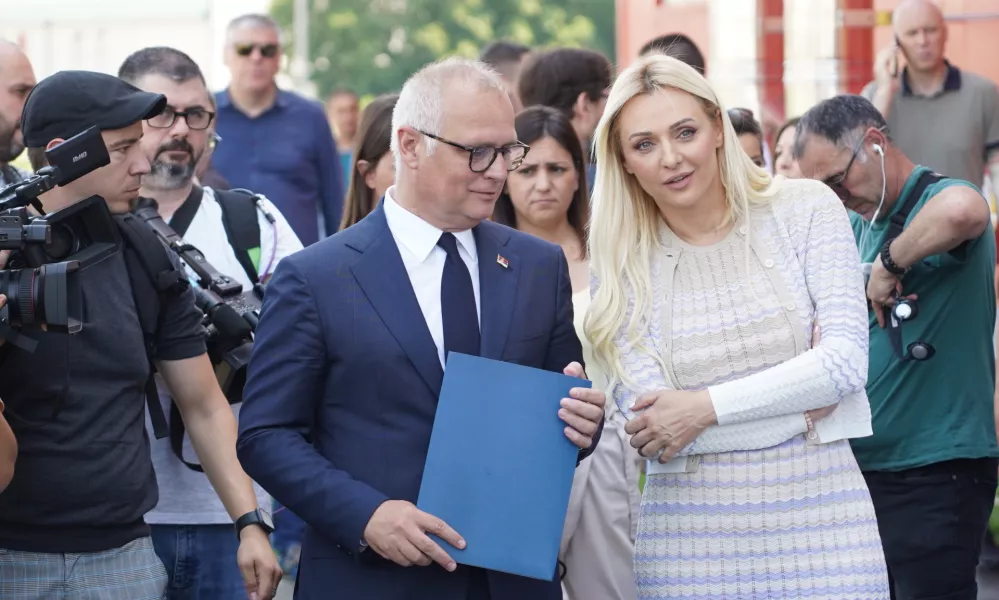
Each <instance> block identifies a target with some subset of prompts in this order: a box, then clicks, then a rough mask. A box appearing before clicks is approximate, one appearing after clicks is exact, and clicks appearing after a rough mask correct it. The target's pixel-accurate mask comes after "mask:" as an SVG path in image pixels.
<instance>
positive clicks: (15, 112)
mask: <svg viewBox="0 0 999 600" xmlns="http://www.w3.org/2000/svg"><path fill="white" fill-rule="evenodd" d="M33 87H35V72H34V71H33V70H32V69H31V63H30V62H29V61H28V57H27V55H25V54H24V52H23V51H22V50H21V48H20V47H19V46H18V45H17V44H14V43H12V42H9V41H7V40H2V39H0V164H5V163H8V162H10V161H12V160H14V159H15V158H17V157H18V155H20V154H21V152H22V151H23V150H24V140H23V139H22V137H21V111H22V110H24V101H25V99H27V97H28V92H30V91H31V88H33Z"/></svg>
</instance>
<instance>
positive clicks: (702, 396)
mask: <svg viewBox="0 0 999 600" xmlns="http://www.w3.org/2000/svg"><path fill="white" fill-rule="evenodd" d="M631 410H632V411H633V412H637V411H641V414H639V415H638V416H636V417H635V418H634V419H632V420H631V421H629V422H628V424H627V425H625V426H624V430H625V432H627V433H628V434H630V435H631V436H632V437H631V445H632V447H634V448H638V453H639V454H641V455H642V456H644V457H646V458H651V457H653V456H656V454H658V453H659V452H660V451H662V455H661V456H659V462H661V463H665V462H668V461H669V460H670V459H672V458H673V457H674V456H676V453H677V452H679V451H680V450H682V449H683V448H685V447H686V446H687V445H688V444H690V443H691V442H693V441H694V440H696V439H697V437H698V436H699V435H701V433H702V432H703V431H704V430H705V429H707V428H708V427H710V426H712V425H715V424H716V423H717V417H716V415H715V407H714V405H713V404H712V403H711V395H710V394H708V391H707V390H701V391H698V392H690V391H684V390H659V391H657V392H652V393H649V394H643V395H642V396H640V397H639V398H638V402H636V403H635V405H634V406H632V407H631Z"/></svg>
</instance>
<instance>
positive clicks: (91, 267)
mask: <svg viewBox="0 0 999 600" xmlns="http://www.w3.org/2000/svg"><path fill="white" fill-rule="evenodd" d="M892 27H893V29H894V33H895V39H896V42H895V43H894V44H893V45H892V46H891V47H890V48H886V49H885V50H884V51H883V52H882V53H880V54H879V56H878V58H877V60H876V64H875V72H874V77H873V80H872V82H871V84H870V85H869V86H867V87H866V88H865V89H864V90H863V92H862V94H859V95H849V94H843V95H837V96H834V97H831V98H828V99H825V100H823V101H822V102H820V103H818V104H817V105H815V106H813V107H811V108H810V109H809V110H808V111H806V112H805V113H804V114H802V115H800V116H796V117H794V118H791V119H788V120H786V121H784V122H780V120H778V119H774V118H772V117H771V116H770V115H767V114H764V115H761V116H762V118H761V119H757V116H756V115H755V114H754V112H753V111H751V110H749V109H746V108H740V107H726V106H725V105H724V103H723V102H722V101H721V99H720V98H719V97H718V95H717V93H716V92H715V90H714V88H713V87H712V85H711V82H710V72H709V70H708V65H707V64H706V62H705V59H704V56H703V54H702V53H701V52H700V50H699V49H698V48H697V46H696V45H695V44H694V43H693V42H692V41H691V40H690V39H689V38H688V37H686V36H684V35H683V34H682V33H673V34H668V35H664V36H661V37H659V38H656V39H654V40H651V41H649V43H647V44H646V45H645V46H644V47H643V48H642V50H641V52H640V56H639V57H638V58H637V60H635V61H634V62H633V63H632V64H630V65H629V66H628V67H627V68H624V69H622V70H621V71H620V72H615V68H614V65H613V63H612V62H611V61H610V60H609V59H608V58H607V57H605V56H603V55H602V54H600V53H599V52H596V51H593V50H588V49H580V48H549V49H532V48H529V47H526V46H522V45H519V44H516V43H512V42H509V41H497V42H494V43H493V44H490V45H489V46H488V47H487V48H485V49H484V50H483V52H482V54H481V56H480V57H479V58H478V60H468V59H460V58H448V59H444V60H441V61H438V62H435V63H432V64H429V65H427V66H425V67H424V68H422V69H420V70H419V71H418V72H416V73H414V74H413V75H412V76H411V77H410V78H409V79H408V80H407V81H406V82H405V84H404V85H403V86H402V87H401V88H400V89H399V90H398V92H397V93H392V94H386V95H383V96H379V97H377V98H375V99H374V100H372V101H370V102H368V103H367V104H366V105H365V106H364V107H363V110H362V108H361V106H360V102H359V98H358V96H357V94H356V93H354V92H353V91H351V90H350V88H349V85H344V86H343V87H342V88H339V89H337V90H336V91H334V92H333V93H332V94H331V95H330V97H329V99H328V101H327V102H326V104H325V106H324V105H321V104H320V103H317V102H314V101H311V100H308V99H305V98H304V97H302V96H299V95H298V94H296V93H293V92H290V91H287V90H282V89H281V88H280V87H279V86H278V85H277V84H276V82H275V77H276V75H277V73H278V70H279V67H280V59H281V54H282V41H281V31H280V28H279V27H278V25H277V24H276V23H275V22H274V21H273V20H272V19H271V18H270V17H267V16H265V15H256V14H253V15H246V16H242V17H239V18H237V19H235V20H234V21H233V22H232V23H230V25H229V27H228V29H227V36H226V45H225V48H224V52H225V60H226V64H227V66H228V67H229V69H230V71H231V74H232V79H231V83H230V84H229V86H228V87H227V88H226V89H225V90H222V91H219V92H216V93H212V91H211V90H210V89H209V88H208V86H207V84H206V82H205V79H204V77H203V75H202V72H201V70H200V68H199V67H198V65H197V64H196V63H195V62H194V61H193V60H191V58H190V57H189V56H187V55H186V54H184V53H183V52H181V51H179V50H177V49H173V48H167V47H150V48H144V49H138V50H137V51H135V52H134V53H132V54H131V55H130V56H128V57H127V58H126V59H125V61H124V62H123V63H122V65H121V67H120V69H119V71H118V73H117V75H116V76H112V75H105V74H99V73H91V72H85V71H63V72H58V73H55V74H53V75H51V76H49V77H46V78H45V79H43V80H41V81H38V82H36V81H35V77H34V74H33V70H32V68H31V64H30V60H29V57H28V56H27V55H25V54H24V52H23V51H22V50H21V49H20V48H18V47H17V46H16V45H15V44H12V43H9V42H0V184H12V183H18V182H26V181H31V177H32V173H30V172H27V171H24V170H20V169H18V168H17V167H15V166H14V165H13V164H12V163H13V161H14V160H15V159H17V158H18V157H19V156H20V155H21V154H22V152H24V153H26V155H27V157H28V159H29V161H30V164H31V168H32V170H33V171H35V172H39V170H40V169H43V168H44V167H46V166H49V165H50V157H51V156H52V155H51V154H50V152H49V151H51V150H52V149H53V148H57V147H58V146H59V145H60V144H61V143H63V142H65V140H68V139H71V138H73V136H75V135H77V134H79V133H81V132H83V131H85V130H87V129H88V128H90V127H97V128H98V129H99V130H100V132H101V136H102V139H103V141H104V143H105V145H106V146H107V150H108V153H109V158H108V164H107V165H106V166H103V167H101V168H99V169H97V170H95V171H93V172H92V173H89V174H86V175H84V176H82V177H80V178H78V179H76V180H74V181H67V182H65V183H64V185H60V186H59V187H54V188H52V189H51V190H47V191H45V192H44V193H42V194H41V195H40V196H39V198H38V200H39V206H38V207H36V209H38V210H42V211H43V212H44V213H45V214H46V215H47V216H48V218H53V219H54V218H56V217H57V216H58V215H60V214H63V213H64V212H65V211H68V210H72V209H73V207H74V206H75V205H77V204H78V203H79V202H80V201H81V200H84V199H86V198H89V197H91V196H94V195H97V196H100V197H101V198H103V200H104V201H105V202H106V204H107V206H108V209H109V211H110V213H111V214H112V215H113V219H114V222H115V223H116V225H118V226H119V227H121V228H122V231H125V229H124V228H125V227H126V226H128V223H129V220H130V219H132V218H134V215H136V214H139V209H141V208H145V209H149V208H150V207H152V208H153V209H155V214H158V215H159V217H161V218H162V220H163V222H165V223H166V224H168V226H169V228H171V229H172V230H174V231H175V232H176V233H177V234H178V235H179V236H180V237H181V238H183V241H184V242H185V243H186V244H187V245H190V246H193V247H195V248H197V249H198V250H200V252H201V253H202V254H203V255H204V258H205V259H206V261H207V262H209V263H210V264H211V265H212V266H214V267H215V268H216V269H217V270H218V271H219V272H221V273H223V274H224V276H225V278H226V281H227V282H234V283H235V284H238V287H239V288H240V289H241V290H244V291H246V292H247V294H250V295H253V294H256V297H257V300H258V301H262V308H261V309H260V311H259V323H255V329H254V331H253V336H252V341H253V352H252V359H251V361H250V364H249V369H248V375H247V378H246V382H245V388H244V389H243V390H242V394H241V396H240V397H239V398H237V399H234V398H232V397H227V395H226V393H227V392H224V391H223V389H222V388H221V387H220V378H219V377H218V373H219V371H218V368H217V363H218V362H219V360H218V356H217V354H218V353H217V352H216V351H214V350H213V345H212V344H213V343H217V342H218V340H217V338H212V337H210V336H207V334H206V331H205V326H204V323H205V312H204V310H203V306H202V305H203V304H204V302H203V301H202V300H197V301H196V295H195V293H194V290H192V288H198V287H199V286H200V285H201V282H200V281H199V279H198V277H199V275H198V269H197V268H196V267H197V265H191V264H189V263H188V262H186V261H183V260H181V259H180V258H179V257H178V256H175V255H174V254H170V253H169V252H167V251H166V250H165V247H160V244H158V243H157V244H154V245H155V246H156V249H157V251H158V252H161V253H163V255H164V258H163V260H164V261H167V262H163V263H162V265H163V267H162V270H160V271H159V272H157V273H156V275H155V277H153V281H152V283H151V284H149V283H147V285H152V286H153V288H151V289H153V291H152V292H151V293H153V294H155V296H154V297H156V298H158V302H156V304H157V305H158V306H157V307H156V310H155V312H156V314H157V315H158V318H156V319H154V321H155V323H154V325H155V326H154V327H152V330H151V331H146V329H144V327H143V326H144V323H145V321H146V320H147V319H145V318H144V315H145V314H146V313H147V312H148V310H146V307H145V306H144V304H143V302H142V301H141V298H143V296H141V295H140V294H139V293H138V292H137V291H136V289H135V288H136V285H137V284H136V283H135V282H136V281H137V280H138V279H141V278H142V277H141V276H140V275H137V274H136V269H137V268H138V267H136V264H138V263H139V262H142V261H141V260H138V261H137V259H136V257H138V258H139V259H142V258H144V257H146V256H148V255H149V254H150V251H149V250H148V249H147V250H145V251H140V250H139V249H137V244H138V242H136V241H135V239H134V238H128V239H126V242H125V243H123V246H122V248H123V249H122V251H121V252H120V253H119V254H116V255H113V256H111V257H109V258H104V259H103V260H101V261H98V262H95V263H94V264H88V265H87V266H86V268H85V269H84V270H83V271H81V273H80V275H79V280H80V282H81V283H80V288H81V289H80V293H81V295H82V299H83V307H84V318H83V321H84V328H83V329H82V331H81V332H79V333H75V334H72V335H71V334H68V333H66V332H58V331H44V330H43V329H42V327H41V326H40V324H39V323H35V324H34V325H31V324H25V325H24V328H25V330H26V331H29V332H30V333H31V335H32V336H33V337H34V338H36V339H37V342H38V343H37V347H35V348H33V349H32V350H26V349H24V348H23V347H22V346H20V345H14V344H12V343H9V342H10V340H8V343H2V345H0V398H2V399H3V402H0V490H2V491H0V597H2V598H4V599H5V600H6V599H8V598H9V599H12V600H18V599H25V600H27V599H31V600H34V599H42V598H45V599H49V598H97V599H105V598H106V599H111V598H129V599H144V598H150V599H154V598H155V599H160V598H170V599H171V600H172V599H178V600H179V599H184V600H187V599H195V598H212V599H213V600H214V599H224V598H242V597H247V596H249V597H251V598H256V599H258V600H263V599H266V598H271V597H273V596H274V595H275V594H276V592H277V586H278V582H279V581H280V580H281V579H282V578H289V579H295V580H296V594H297V597H298V598H301V599H309V598H378V599H384V600H405V599H430V598H433V599H443V600H452V599H453V600H465V599H474V600H487V599H489V598H492V599H493V600H514V599H516V600H521V599H527V598H529V599H532V600H533V599H539V600H551V599H565V600H637V599H639V598H641V599H643V600H645V599H647V600H652V599H660V598H661V599H666V598H712V599H714V598H718V599H738V600H742V599H746V600H748V599H775V598H789V599H790V598H824V599H830V600H832V599H840V600H882V599H885V600H886V599H889V598H891V599H893V600H894V599H899V600H903V599H904V600H916V599H929V598H934V599H937V598H947V599H948V600H976V599H977V593H978V588H977V584H976V568H977V567H978V565H979V564H980V562H981V561H982V557H983V556H985V557H986V559H987V557H988V552H989V549H990V548H991V547H992V545H993V542H992V535H991V532H990V531H989V529H988V522H989V518H990V515H991V514H992V511H993V506H994V500H995V497H996V488H997V476H999V444H997V440H996V422H997V412H999V411H997V410H996V404H997V400H999V394H997V393H996V375H995V372H996V352H995V340H996V338H997V337H999V336H997V333H996V332H997V331H999V330H997V329H996V325H995V324H996V304H997V299H996V295H997V294H996V287H997V283H996V282H997V281H999V280H997V279H996V263H997V258H996V238H995V236H994V234H993V232H994V227H993V219H992V216H991V214H990V210H989V204H988V202H987V200H986V198H985V193H987V192H991V193H993V194H994V195H996V196H997V197H999V92H997V89H996V85H995V84H994V83H993V82H990V81H988V80H986V79H984V78H981V77H978V76H976V75H975V74H973V73H968V72H966V71H962V70H961V69H960V68H959V67H958V66H956V65H952V64H950V63H949V62H948V61H947V60H946V59H945V48H946V41H947V29H946V24H945V22H944V19H943V15H942V13H941V12H940V9H939V8H938V7H937V6H936V5H935V4H934V3H932V2H930V1H928V0H905V1H903V2H902V3H901V4H900V6H899V7H898V8H897V9H896V10H895V12H894V14H893V21H892ZM344 83H345V84H347V83H348V82H344ZM987 186H991V188H992V189H991V190H990V189H989V188H988V187H987ZM983 190H985V193H983ZM147 214H148V213H147ZM133 246H134V247H133ZM185 256H187V255H185ZM19 260H20V261H21V262H18V261H19ZM0 261H2V264H0V268H2V267H4V266H10V265H14V264H18V265H22V264H23V257H20V253H19V252H18V251H16V249H15V251H14V252H13V253H11V252H10V251H9V250H5V251H3V252H0ZM8 262H9V263H10V265H8ZM26 266H34V265H30V264H28V265H26ZM200 297H201V296H199V298H200ZM6 301H7V298H4V297H0V310H4V307H3V303H4V302H6ZM12 302H13V301H12ZM6 314H7V313H0V315H6ZM0 320H2V321H3V325H4V326H5V327H9V326H11V325H12V323H11V322H10V320H9V318H8V317H6V316H4V317H3V318H2V319H0ZM7 331H9V330H7ZM451 351H458V352H461V353H465V354H473V355H479V356H483V357H486V358H492V359H497V360H503V361H507V362H514V363H518V364H522V365H526V366H533V367H537V368H541V369H545V370H549V371H556V372H564V373H566V374H569V375H573V376H578V377H585V378H587V379H589V380H591V381H592V382H593V387H592V388H591V389H583V388H579V389H574V390H573V391H572V392H571V393H570V395H569V397H567V398H565V399H564V400H562V402H561V405H560V408H559V409H558V416H559V418H560V419H561V420H562V421H563V422H564V424H565V436H566V437H567V438H568V439H569V440H570V441H571V442H572V443H573V444H575V446H577V447H578V448H579V455H578V461H577V467H576V471H575V476H574V478H573V484H572V490H571V494H570V498H569V503H568V508H567V511H566V518H565V523H564V527H563V535H562V539H561V544H560V548H559V553H558V563H557V565H556V566H555V568H554V570H553V573H552V577H551V579H550V580H537V579H530V578H525V577H520V576H517V575H512V574H508V573H501V572H497V571H492V570H488V569H483V568H478V567H471V566H467V565H463V564H459V563H458V562H457V561H456V560H455V559H454V556H453V552H451V550H452V549H454V548H458V549H461V548H463V547H464V546H465V544H466V542H465V540H464V538H463V537H462V532H461V531H455V530H454V529H452V528H451V526H450V525H449V524H448V523H446V522H444V521H442V520H441V519H439V518H438V517H437V516H435V515H431V514H428V513H425V512H423V511H421V510H419V509H418V508H417V507H416V506H415V503H416V499H417V496H418V493H419V488H420V481H421V477H422V473H423V466H424V462H425V459H426V455H427V449H428V444H429V440H430V434H431V430H432V428H433V424H434V415H435V409H436V404H437V398H438V396H439V394H440V389H441V382H442V379H443V374H444V369H445V367H446V364H447V357H448V353H449V352H451ZM153 373H155V376H153V375H152V374H153ZM4 402H5V403H6V410H5V405H4ZM481 426H482V427H488V426H489V424H488V423H483V424H482V425H481ZM510 443H511V444H515V443H517V442H516V440H510ZM272 515H273V517H272ZM234 528H235V531H234ZM986 562H987V561H986Z"/></svg>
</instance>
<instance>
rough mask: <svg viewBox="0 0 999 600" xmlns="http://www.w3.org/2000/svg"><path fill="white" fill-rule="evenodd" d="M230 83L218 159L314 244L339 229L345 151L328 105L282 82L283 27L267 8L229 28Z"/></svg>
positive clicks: (223, 170)
mask: <svg viewBox="0 0 999 600" xmlns="http://www.w3.org/2000/svg"><path fill="white" fill-rule="evenodd" d="M225 64H226V66H227V67H228V68H229V72H230V73H231V74H232V80H231V82H230V84H229V87H228V88H227V89H226V90H224V91H222V92H219V93H217V94H216V95H215V98H216V102H217V105H218V115H217V116H216V124H215V129H216V131H217V132H218V134H219V135H221V136H222V139H224V140H225V144H221V145H219V148H218V150H216V151H215V154H214V157H213V165H214V167H215V168H216V169H217V170H218V172H219V173H220V174H221V175H222V177H224V178H225V179H226V180H227V181H228V182H229V183H230V184H231V185H232V186H233V187H234V188H246V189H250V190H253V191H255V192H259V193H261V194H263V195H265V196H267V197H268V198H270V199H271V200H272V201H273V202H274V205H275V206H277V208H278V210H280V211H281V214H283V215H284V216H285V218H287V219H288V222H289V223H290V224H291V227H292V229H293V230H294V231H295V234H296V235H297V236H298V238H299V239H300V240H301V241H302V244H304V245H306V246H308V245H309V244H313V243H315V242H316V241H317V240H319V239H321V238H322V237H325V236H328V235H332V234H333V233H336V231H337V229H338V228H339V225H340V217H341V214H342V212H343V195H344V188H345V187H346V186H345V185H344V184H343V177H344V175H343V173H342V169H341V166H340V153H339V152H338V151H337V147H336V142H335V140H334V138H333V132H332V130H331V129H330V125H329V122H328V121H327V120H326V110H325V109H324V107H323V106H322V104H320V103H318V102H314V101H312V100H308V99H306V98H303V97H302V96H299V95H298V94H296V93H294V92H291V91H288V90H282V89H280V88H278V86H277V83H276V81H275V77H276V75H277V73H278V70H279V69H280V66H281V30H280V27H279V26H278V24H277V23H276V22H275V21H274V19H272V18H271V17H269V16H267V15H260V14H249V15H243V16H241V17H237V18H236V19H234V20H233V21H232V22H231V23H229V26H228V28H227V29H226V46H225Z"/></svg>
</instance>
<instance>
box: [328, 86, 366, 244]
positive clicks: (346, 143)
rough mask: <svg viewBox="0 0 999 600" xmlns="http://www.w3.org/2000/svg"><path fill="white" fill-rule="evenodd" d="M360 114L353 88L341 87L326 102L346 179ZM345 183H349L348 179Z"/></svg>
mask: <svg viewBox="0 0 999 600" xmlns="http://www.w3.org/2000/svg"><path fill="white" fill-rule="evenodd" d="M360 114H361V104H360V101H359V99H358V98H357V94H356V93H354V92H353V91H352V90H348V89H339V90H336V91H334V92H333V93H332V94H330V98H329V100H328V101H327V102H326V117H327V119H329V122H330V129H332V130H333V138H334V139H335V140H336V147H337V150H339V152H340V172H342V173H344V174H345V175H344V179H345V180H346V179H347V177H346V174H347V173H350V163H351V160H352V158H353V155H354V143H355V141H356V138H357V124H358V119H359V117H360ZM344 185H347V182H346V181H344ZM330 233H332V232H330Z"/></svg>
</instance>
